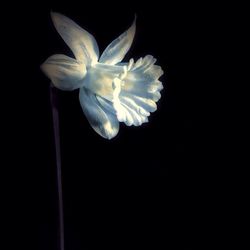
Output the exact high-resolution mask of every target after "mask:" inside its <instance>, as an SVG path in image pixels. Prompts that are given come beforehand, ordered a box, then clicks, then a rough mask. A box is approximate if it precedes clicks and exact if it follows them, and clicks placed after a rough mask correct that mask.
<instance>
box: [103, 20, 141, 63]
mask: <svg viewBox="0 0 250 250" xmlns="http://www.w3.org/2000/svg"><path fill="white" fill-rule="evenodd" d="M135 29H136V17H135V19H134V22H133V24H132V25H131V27H130V28H129V29H128V30H127V31H125V32H124V33H123V34H121V35H120V36H119V37H118V38H117V39H115V40H114V41H113V42H111V43H110V44H109V45H108V47H107V48H106V49H105V50H104V52H103V53H102V55H101V57H100V60H99V62H101V63H106V64H111V65H114V64H117V63H119V62H120V61H121V60H122V59H123V58H124V56H125V55H126V53H127V52H128V50H129V49H130V47H131V45H132V42H133V39H134V36H135Z"/></svg>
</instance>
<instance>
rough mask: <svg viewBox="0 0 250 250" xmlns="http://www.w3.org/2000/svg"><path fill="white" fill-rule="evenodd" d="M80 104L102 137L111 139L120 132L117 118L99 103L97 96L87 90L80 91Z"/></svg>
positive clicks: (90, 122)
mask: <svg viewBox="0 0 250 250" xmlns="http://www.w3.org/2000/svg"><path fill="white" fill-rule="evenodd" d="M79 99H80V104H81V107H82V110H83V112H84V114H85V116H86V117H87V119H88V121H89V124H90V125H91V126H92V128H93V129H94V130H95V131H96V132H97V133H98V134H99V135H100V136H102V137H104V138H106V139H111V138H113V137H114V136H116V135H117V133H118V131H119V122H118V120H117V119H116V116H115V115H114V114H112V113H111V112H110V111H109V110H108V109H105V108H104V107H102V106H101V104H100V103H99V102H98V100H97V98H96V96H95V94H93V93H92V92H90V91H89V90H87V89H85V88H81V89H80V93H79Z"/></svg>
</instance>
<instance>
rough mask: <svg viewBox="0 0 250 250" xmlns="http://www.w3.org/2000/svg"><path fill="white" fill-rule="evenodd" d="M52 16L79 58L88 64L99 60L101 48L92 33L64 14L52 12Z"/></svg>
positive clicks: (63, 37) (57, 27) (56, 26)
mask: <svg viewBox="0 0 250 250" xmlns="http://www.w3.org/2000/svg"><path fill="white" fill-rule="evenodd" d="M51 18H52V21H53V23H54V25H55V28H56V30H57V31H58V33H59V34H60V36H61V37H62V39H63V40H64V41H65V43H66V44H67V45H68V46H69V47H70V49H71V50H72V52H73V53H74V55H75V57H76V59H77V60H79V61H81V62H84V63H85V64H86V65H89V64H93V63H96V62H97V60H98V58H99V48H98V45H97V43H96V40H95V38H94V37H93V36H92V35H91V34H90V33H88V32H87V31H86V30H84V29H82V28H81V27H80V26H79V25H77V24H76V23H75V22H74V21H72V20H71V19H69V18H68V17H66V16H64V15H62V14H59V13H55V12H52V13H51Z"/></svg>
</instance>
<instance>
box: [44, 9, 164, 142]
mask: <svg viewBox="0 0 250 250" xmlns="http://www.w3.org/2000/svg"><path fill="white" fill-rule="evenodd" d="M52 20H53V22H54V25H55V27H56V29H57V31H58V32H59V34H60V35H61V36H62V38H63V39H64V41H65V42H66V43H67V44H68V46H69V47H70V48H71V50H72V51H73V53H74V55H75V58H76V59H73V58H69V57H67V56H64V55H54V56H51V57H49V58H48V59H47V60H46V61H45V62H44V64H43V65H42V66H41V68H42V70H43V71H44V73H45V74H46V75H47V76H48V77H49V78H50V79H51V81H52V83H53V84H54V85H55V86H56V87H57V88H60V89H62V90H74V89H77V88H79V89H80V92H79V99H80V104H81V107H82V109H83V112H84V114H85V115H86V117H87V119H88V121H89V123H90V125H91V126H92V128H93V129H94V130H95V131H96V132H97V133H98V134H99V135H101V136H102V137H104V138H106V139H111V138H113V137H114V136H116V135H117V133H118V131H119V122H124V123H125V124H126V125H128V126H131V125H135V126H140V125H141V124H142V123H145V122H148V116H149V115H150V113H151V112H154V111H156V109H157V106H156V102H157V101H158V100H159V99H160V98H161V95H160V91H161V90H162V89H163V86H162V83H161V82H160V81H159V78H160V76H161V75H162V74H163V71H162V69H161V67H160V66H157V65H155V62H156V59H155V58H153V56H150V55H147V56H145V57H144V58H140V59H139V60H137V61H136V62H134V60H133V59H130V61H129V62H128V63H120V62H121V60H122V59H123V58H124V56H125V54H126V53H127V51H128V50H129V48H130V46H131V44H132V42H133V38H134V35H135V21H134V22H133V24H132V26H131V27H130V28H129V29H128V30H127V31H126V32H124V33H123V34H122V35H121V36H119V37H118V38H117V39H115V40H114V41H113V42H112V43H111V44H110V45H109V46H108V47H107V48H106V49H105V51H104V52H103V54H102V55H101V57H100V59H99V60H98V58H99V49H98V46H97V43H96V41H95V39H94V37H93V36H92V35H91V34H89V33H88V32H87V31H85V30H83V29H82V28H81V27H80V26H78V25H77V24H76V23H74V22H73V21H72V20H70V19H69V18H67V17H65V16H63V15H61V14H58V13H52Z"/></svg>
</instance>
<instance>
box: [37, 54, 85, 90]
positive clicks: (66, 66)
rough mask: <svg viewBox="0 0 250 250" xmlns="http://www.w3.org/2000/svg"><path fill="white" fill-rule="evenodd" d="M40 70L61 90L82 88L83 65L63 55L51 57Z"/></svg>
mask: <svg viewBox="0 0 250 250" xmlns="http://www.w3.org/2000/svg"><path fill="white" fill-rule="evenodd" d="M41 69H42V71H43V72H44V74H45V75H47V76H48V77H49V78H50V80H51V81H52V82H53V84H54V85H55V86H56V87H57V88H59V89H61V90H74V89H78V88H81V87H82V86H83V78H84V77H85V75H86V67H85V65H84V64H83V63H79V62H77V61H76V60H75V59H73V58H70V57H68V56H65V55H53V56H51V57H49V58H48V59H47V60H46V61H45V62H44V63H43V64H42V65H41Z"/></svg>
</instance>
